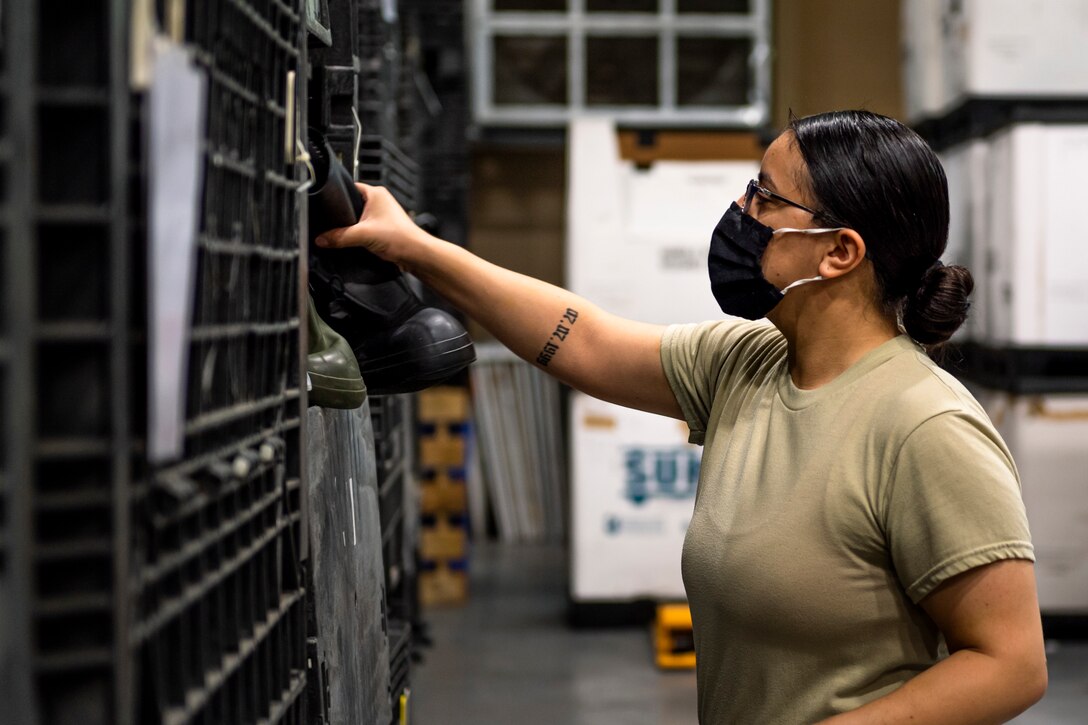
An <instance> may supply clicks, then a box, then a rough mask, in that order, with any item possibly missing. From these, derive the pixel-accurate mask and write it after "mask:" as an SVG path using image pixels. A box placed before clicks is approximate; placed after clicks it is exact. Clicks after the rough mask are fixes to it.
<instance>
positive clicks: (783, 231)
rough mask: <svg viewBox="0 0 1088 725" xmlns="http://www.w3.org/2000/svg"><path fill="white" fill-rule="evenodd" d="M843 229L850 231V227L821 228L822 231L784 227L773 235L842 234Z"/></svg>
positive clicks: (776, 230)
mask: <svg viewBox="0 0 1088 725" xmlns="http://www.w3.org/2000/svg"><path fill="white" fill-rule="evenodd" d="M843 229H849V227H826V228H825V227H821V228H820V229H794V228H793V227H782V228H781V229H775V230H774V231H773V232H771V233H772V234H786V233H787V232H789V233H793V234H827V233H828V232H841V231H842V230H843Z"/></svg>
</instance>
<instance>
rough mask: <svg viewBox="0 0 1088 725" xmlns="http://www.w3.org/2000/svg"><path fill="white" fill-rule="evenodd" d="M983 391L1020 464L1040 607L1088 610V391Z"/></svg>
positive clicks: (1057, 610) (986, 404) (983, 398)
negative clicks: (1034, 393)
mask: <svg viewBox="0 0 1088 725" xmlns="http://www.w3.org/2000/svg"><path fill="white" fill-rule="evenodd" d="M978 399H979V402H980V403H982V405H983V407H984V408H986V411H987V413H988V414H989V415H990V418H991V419H992V420H993V422H994V425H995V426H996V427H997V430H998V432H999V433H1000V434H1001V436H1002V438H1004V439H1005V443H1006V444H1007V445H1008V446H1009V450H1010V451H1011V452H1012V455H1013V460H1014V461H1015V462H1016V466H1017V469H1018V470H1019V472H1020V480H1021V486H1022V490H1023V495H1024V505H1025V507H1026V508H1027V512H1028V524H1029V526H1030V527H1031V536H1032V541H1033V543H1034V545H1035V556H1036V559H1037V561H1036V564H1035V577H1036V581H1037V583H1038V587H1039V606H1040V608H1041V609H1042V610H1043V612H1044V613H1047V614H1088V396H1086V395H1064V396H1057V395H1047V396H1030V397H1018V396H1014V395H1011V394H1009V393H1004V392H997V391H983V392H980V393H979V394H978Z"/></svg>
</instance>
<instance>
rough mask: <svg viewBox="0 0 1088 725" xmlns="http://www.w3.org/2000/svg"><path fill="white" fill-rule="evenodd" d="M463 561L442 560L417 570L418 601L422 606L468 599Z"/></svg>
mask: <svg viewBox="0 0 1088 725" xmlns="http://www.w3.org/2000/svg"><path fill="white" fill-rule="evenodd" d="M464 566H465V562H463V561H460V562H442V563H439V564H437V565H435V567H434V568H433V569H423V570H421V571H420V572H419V603H420V604H421V605H422V606H424V607H433V606H439V605H443V604H462V603H464V602H465V600H466V599H468V571H467V570H466V569H465V568H464Z"/></svg>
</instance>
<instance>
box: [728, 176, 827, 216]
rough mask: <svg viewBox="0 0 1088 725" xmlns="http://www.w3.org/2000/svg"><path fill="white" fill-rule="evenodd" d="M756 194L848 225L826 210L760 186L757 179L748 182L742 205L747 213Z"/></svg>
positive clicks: (742, 209) (742, 208)
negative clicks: (820, 209) (800, 202)
mask: <svg viewBox="0 0 1088 725" xmlns="http://www.w3.org/2000/svg"><path fill="white" fill-rule="evenodd" d="M756 194H759V195H760V196H762V197H766V198H768V199H774V200H775V201H779V202H782V203H783V204H788V205H790V206H793V207H797V208H798V209H802V210H804V211H807V212H808V213H809V214H811V215H812V216H813V217H815V218H817V219H826V220H827V221H829V222H832V223H834V224H835V225H837V226H839V227H843V228H845V227H847V226H848V225H847V224H843V223H842V222H840V221H839V220H838V219H836V218H835V217H833V216H831V215H830V214H828V213H827V212H825V211H816V210H815V209H810V208H809V207H807V206H805V205H804V204H798V203H797V202H796V201H793V200H792V199H787V198H786V197H784V196H782V195H781V194H776V193H775V192H773V191H771V190H770V189H768V188H766V187H764V186H760V185H759V182H758V181H756V180H755V179H752V180H751V181H749V182H748V189H747V191H745V192H744V206H743V207H741V211H743V212H744V213H745V214H748V213H749V211H748V210H749V209H751V208H752V200H753V199H755V197H756Z"/></svg>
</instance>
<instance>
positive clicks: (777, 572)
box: [320, 111, 1046, 724]
mask: <svg viewBox="0 0 1088 725" xmlns="http://www.w3.org/2000/svg"><path fill="white" fill-rule="evenodd" d="M362 190H363V193H364V195H365V196H366V198H367V205H366V211H365V213H364V215H363V218H362V220H361V221H360V222H359V223H358V224H357V225H355V226H353V227H349V228H346V229H342V230H337V231H334V232H331V233H329V234H327V235H326V236H325V237H324V238H323V239H322V240H320V241H321V243H323V244H326V245H328V246H348V245H363V246H366V247H367V248H369V249H370V250H371V251H373V252H375V253H377V254H378V255H379V256H382V257H384V258H386V259H389V260H392V261H394V262H396V263H397V264H399V265H401V266H402V267H403V268H405V269H408V270H409V271H411V272H413V273H414V274H416V275H417V276H419V277H420V278H421V279H422V280H423V281H424V282H425V283H427V284H428V285H430V286H431V287H433V288H434V289H436V290H437V291H438V292H440V293H442V294H443V295H444V296H446V297H447V298H448V299H450V300H451V301H452V302H453V303H454V304H455V305H457V306H458V307H460V308H461V309H463V310H465V311H466V312H467V313H468V314H470V315H471V316H473V317H474V318H476V319H477V320H478V321H479V322H480V323H481V324H483V325H484V326H485V327H486V328H488V329H489V330H490V331H491V332H493V333H494V334H495V336H496V337H497V338H498V339H499V340H501V341H502V342H504V343H505V344H506V345H507V346H509V347H510V348H511V349H512V350H513V351H514V352H516V353H518V354H519V355H520V356H521V357H523V358H525V359H526V360H529V361H533V362H535V363H536V364H537V365H540V366H542V367H544V368H545V369H546V370H547V371H548V372H550V373H551V374H553V375H554V376H556V377H557V378H559V379H560V380H562V381H564V382H566V383H567V384H569V385H571V386H573V387H575V388H577V389H579V390H582V391H584V392H586V393H589V394H591V395H594V396H597V397H599V398H602V399H604V400H608V401H611V402H614V403H619V404H621V405H626V406H630V407H633V408H638V409H640V410H645V411H650V412H654V413H659V414H661V415H667V416H671V417H675V418H678V419H681V420H685V421H687V423H688V425H689V427H690V429H691V439H692V441H693V442H696V443H703V444H704V446H705V448H704V453H703V464H702V471H701V477H700V483H699V491H698V496H697V499H696V504H695V512H694V515H693V518H692V521H691V525H690V527H689V529H688V534H687V538H686V541H685V544H684V555H683V574H684V583H685V587H686V589H687V592H688V597H689V601H690V604H691V611H692V618H693V621H694V632H695V644H696V653H697V656H698V684H699V713H700V722H703V723H708V724H709V723H732V722H752V723H811V722H816V721H821V720H826V721H828V722H834V723H843V724H846V723H875V722H880V723H884V722H887V723H893V722H908V721H909V722H926V723H930V722H932V723H937V722H948V723H974V722H978V723H983V722H1000V721H1003V720H1007V719H1009V718H1011V717H1013V716H1015V715H1016V714H1017V713H1019V712H1021V711H1022V710H1024V709H1026V708H1027V707H1029V706H1030V705H1031V704H1032V703H1034V702H1035V701H1037V700H1038V699H1039V698H1040V697H1042V694H1043V692H1044V691H1045V688H1046V662H1045V655H1044V652H1043V639H1042V631H1041V625H1040V618H1039V609H1038V603H1037V598H1036V592H1035V583H1034V575H1033V561H1034V554H1033V550H1032V546H1031V543H1030V537H1029V533H1028V528H1027V521H1026V517H1025V514H1024V508H1023V504H1022V501H1021V498H1020V490H1019V481H1018V479H1017V474H1016V470H1015V468H1014V465H1013V462H1012V460H1011V457H1010V455H1009V452H1008V450H1007V448H1006V447H1005V445H1004V443H1003V442H1002V441H1001V439H1000V437H999V436H998V434H997V433H996V432H995V430H994V429H993V427H992V425H991V424H990V422H989V420H988V418H987V417H986V415H985V413H984V412H983V411H982V409H981V408H980V407H979V405H978V404H977V403H976V402H975V400H974V399H973V398H972V397H971V396H970V394H969V393H968V392H967V391H966V390H965V389H964V388H963V387H962V386H961V385H960V384H959V383H958V382H957V381H956V380H955V379H953V378H952V377H950V376H948V375H947V374H945V373H944V372H942V371H941V370H940V369H939V368H938V367H936V366H935V365H934V364H933V363H932V362H931V361H930V359H929V358H928V357H927V356H926V354H925V347H926V346H930V347H932V346H937V345H939V344H940V343H942V342H944V341H945V340H947V339H948V337H949V336H950V335H951V334H952V333H953V332H954V331H955V330H956V328H957V327H958V326H959V325H960V324H961V323H962V322H963V320H964V319H965V317H966V310H967V295H968V294H969V293H970V291H971V287H972V281H971V276H970V273H969V272H968V271H967V270H966V269H964V268H962V267H945V266H943V265H942V264H941V263H940V262H939V261H938V259H939V257H940V255H941V253H942V252H943V251H944V246H945V243H946V238H947V232H948V192H947V184H946V181H945V177H944V173H943V171H942V169H941V166H940V163H939V162H938V160H937V159H936V157H935V155H934V154H933V152H932V151H931V150H930V149H929V147H928V146H927V145H926V144H925V143H924V142H923V141H922V140H921V139H920V138H919V137H918V136H917V135H916V134H914V133H913V132H912V131H910V130H909V129H907V128H906V127H904V126H903V125H901V124H899V123H898V122H896V121H894V120H892V119H889V118H885V117H882V116H878V115H876V114H872V113H867V112H861V111H849V112H837V113H830V114H822V115H819V116H813V117H808V118H802V119H796V120H793V121H792V122H791V124H790V127H789V128H788V129H787V130H786V132H784V133H783V134H782V135H781V136H779V138H778V139H777V140H776V141H775V142H774V143H773V144H772V145H771V146H770V147H769V149H768V150H767V152H766V155H765V156H764V159H763V163H762V167H761V170H760V174H759V179H758V180H754V181H753V182H751V183H750V184H749V185H748V189H747V190H746V193H745V195H744V196H743V197H741V198H740V199H738V201H737V202H736V203H735V204H733V205H732V206H731V207H730V209H729V211H727V212H726V213H725V215H724V216H723V218H722V220H721V222H719V224H718V226H717V227H716V228H715V230H714V233H713V236H712V242H711V250H710V280H711V287H712V290H713V291H714V294H715V297H716V299H717V300H718V302H719V304H720V305H721V306H722V309H723V310H724V311H725V312H727V313H729V314H731V315H734V316H740V317H747V318H749V319H757V318H760V317H763V316H766V317H767V319H768V320H770V322H771V323H772V325H773V326H771V325H767V324H765V323H759V322H745V321H738V320H735V319H731V320H728V321H716V322H708V323H702V324H695V325H676V326H671V327H665V328H663V327H658V326H653V325H646V324H640V323H637V322H631V321H628V320H623V319H619V318H617V317H614V316H612V315H609V314H608V313H606V312H604V311H602V310H600V309H598V308H596V307H594V306H593V305H592V304H590V303H588V302H587V301H585V300H583V299H580V298H578V297H576V296H574V295H572V294H571V293H569V292H566V291H564V290H562V289H558V288H556V287H553V286H550V285H547V284H545V283H542V282H539V281H536V280H533V279H529V278H526V277H524V276H521V275H518V274H515V273H513V272H510V271H507V270H504V269H500V268H498V267H495V266H493V265H491V264H489V263H487V262H485V261H483V260H481V259H479V258H477V257H474V256H473V255H472V254H470V253H469V252H467V251H465V250H463V249H460V248H458V247H456V246H453V245H450V244H447V243H445V242H442V241H440V240H438V239H435V238H434V237H431V236H429V235H428V234H426V233H424V232H423V231H421V230H419V229H418V228H416V227H415V225H414V224H412V222H411V221H410V220H409V219H408V217H407V216H406V215H405V214H404V212H403V211H402V210H401V209H400V208H399V207H398V206H397V205H396V202H394V201H393V200H392V198H391V197H390V195H389V194H388V192H386V191H385V190H384V189H380V188H376V187H365V186H364V187H362ZM572 313H573V314H572ZM564 319H565V320H567V321H569V324H567V323H564V329H565V331H564V334H563V335H562V336H561V337H562V339H559V338H558V337H557V336H556V335H554V334H553V333H555V332H556V329H557V323H560V322H563V321H564Z"/></svg>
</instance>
